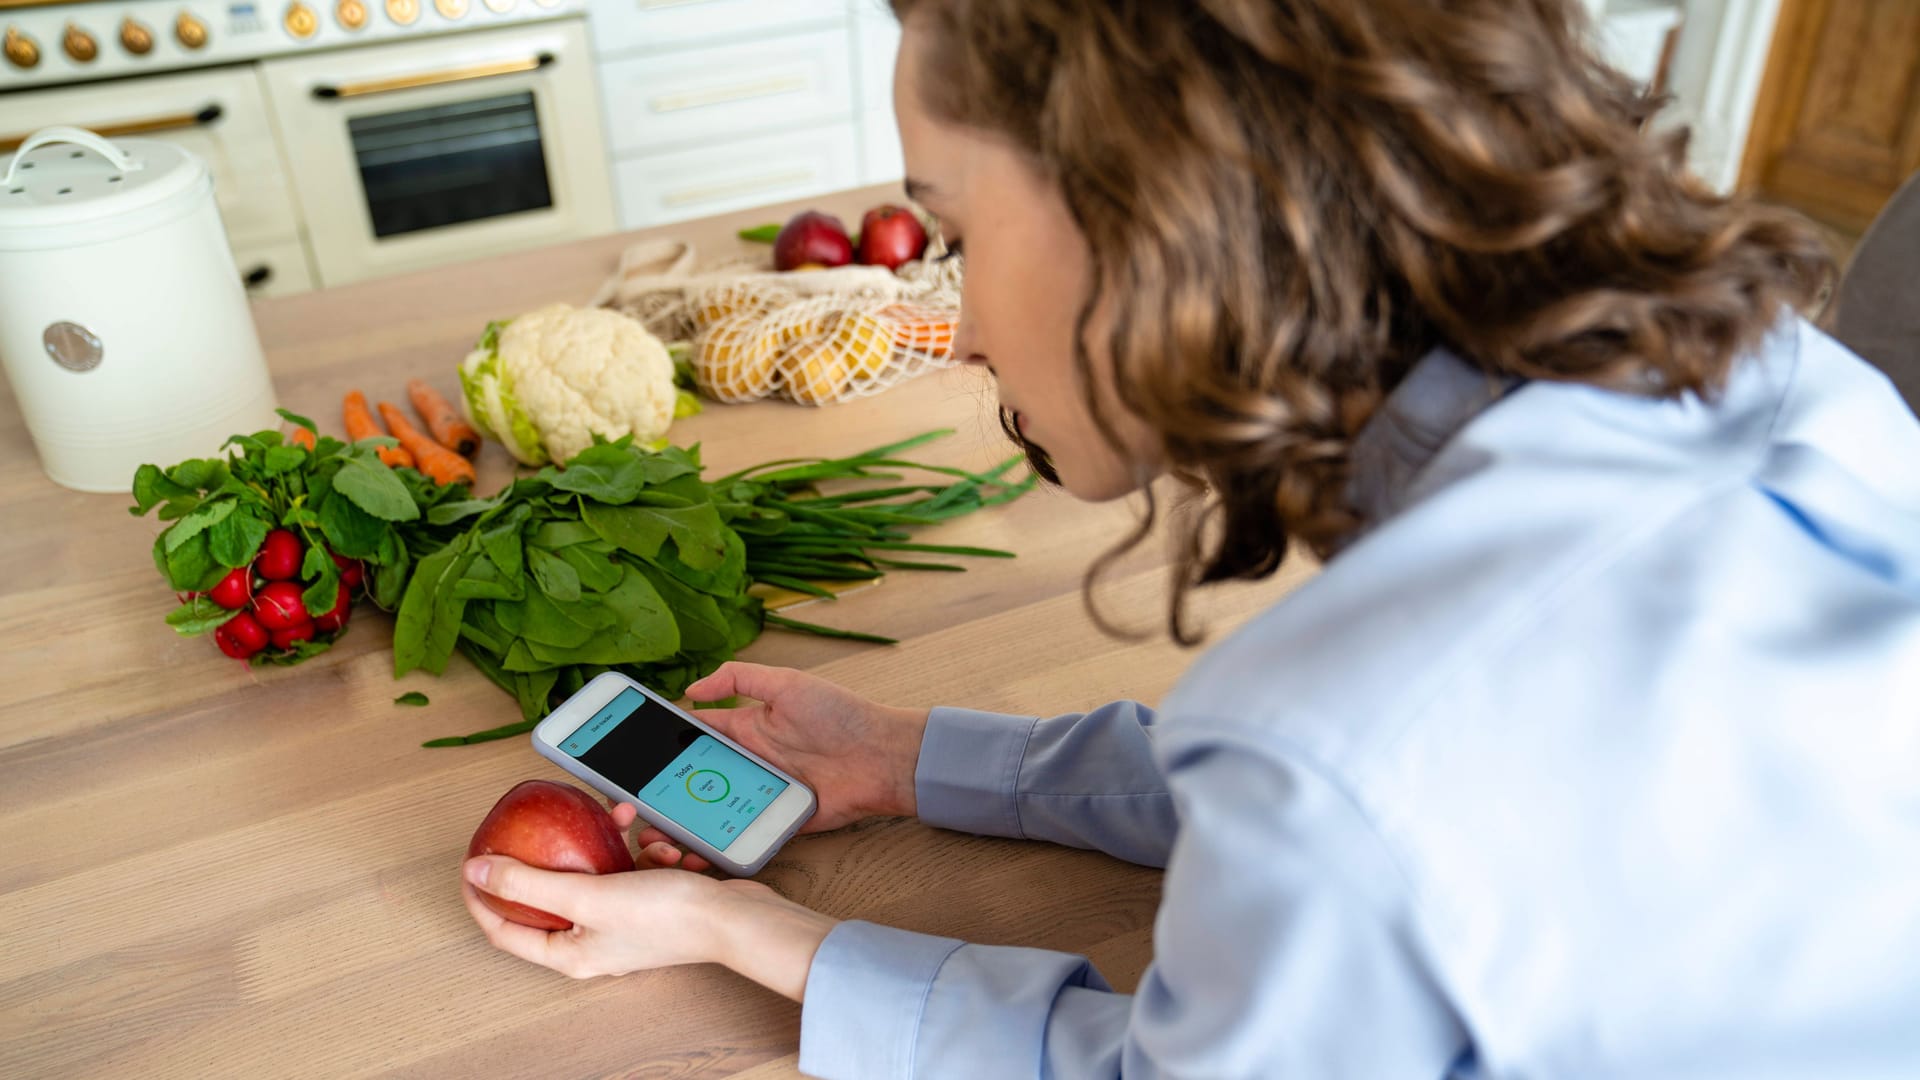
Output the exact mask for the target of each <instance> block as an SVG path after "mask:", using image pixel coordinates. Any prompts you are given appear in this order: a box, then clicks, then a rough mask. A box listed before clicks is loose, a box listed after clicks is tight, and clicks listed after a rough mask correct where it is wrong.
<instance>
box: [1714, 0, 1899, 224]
mask: <svg viewBox="0 0 1920 1080" xmlns="http://www.w3.org/2000/svg"><path fill="white" fill-rule="evenodd" d="M1916 170H1920V0H1782V3H1781V5H1780V19H1779V22H1778V23H1777V24H1776V27H1775V30H1774V36H1773V51H1772V53H1771V55H1770V56H1769V57H1768V60H1767V73H1766V77H1765V80H1764V81H1763V82H1762V84H1761V89H1760V97H1759V100H1758V102H1757V103H1756V105H1755V108H1754V117H1753V131H1752V135H1751V136H1750V137H1749V139H1748V141H1747V151H1746V156H1745V159H1744V161H1743V162H1742V167H1741V186H1742V187H1745V188H1757V189H1759V190H1760V191H1761V192H1762V193H1763V194H1765V195H1767V196H1768V197H1770V198H1772V199H1774V200H1776V201H1779V202H1783V203H1786V204H1788V205H1790V206H1793V207H1796V208H1798V209H1800V210H1802V211H1804V212H1806V213H1807V214H1809V215H1811V216H1813V217H1816V218H1819V219H1821V220H1823V221H1826V222H1828V223H1830V224H1833V225H1835V226H1838V227H1840V228H1842V229H1846V230H1850V231H1854V232H1858V231H1859V230H1861V229H1863V228H1865V227H1866V225H1867V223H1868V222H1869V221H1871V220H1872V219H1873V216H1874V215H1875V214H1876V213H1878V212H1879V210H1880V208H1881V207H1882V206H1883V205H1885V204H1886V201H1887V199H1888V197H1890V196H1891V195H1892V194H1893V192H1894V190H1895V189H1896V188H1898V187H1899V186H1900V184H1901V182H1902V181H1903V180H1905V179H1906V178H1907V177H1908V176H1909V175H1910V174H1912V173H1913V172H1915V171H1916Z"/></svg>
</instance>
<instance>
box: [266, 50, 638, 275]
mask: <svg viewBox="0 0 1920 1080" xmlns="http://www.w3.org/2000/svg"><path fill="white" fill-rule="evenodd" d="M262 67H263V75H264V78H265V82H266V85H267V93H268V97H269V98H270V99H271V101H272V104H273V111H274V116H275V118H276V119H277V120H278V121H279V124H280V132H281V135H282V137H283V138H284V139H285V142H286V150H287V161H288V164H289V166H291V171H292V175H293V186H294V190H295V192H296V193H297V194H298V196H299V199H300V205H301V209H302V211H303V217H304V220H305V222H306V226H307V230H308V232H307V235H308V237H309V240H310V243H311V245H312V248H313V253H314V262H315V266H316V269H317V270H318V271H319V276H320V279H321V282H322V283H323V284H326V285H340V284H344V283H346V282H350V281H360V280H363V279H366V278H373V277H380V276H383V275H386V274H392V273H398V272H401V271H405V270H418V269H422V268H425V267H430V266H437V265H440V264H444V263H449V262H458V261H462V260H465V259H471V258H477V257H479V256H483V255H491V254H497V253H500V252H504V251H512V250H515V249H518V248H525V247H532V246H535V245H541V244H552V243H558V242H561V241H565V240H571V239H576V238H579V237H583V236H592V235H595V234H598V233H603V232H607V231H609V230H611V229H612V228H613V226H614V216H613V199H612V194H611V191H610V187H609V183H608V179H607V158H606V150H605V143H604V141H603V138H602V135H601V128H600V110H599V106H598V102H597V99H596V97H595V91H594V81H593V69H592V64H591V62H590V57H589V53H588V50H587V39H586V33H585V31H584V29H583V28H582V25H581V23H580V21H579V20H578V19H572V20H566V21H562V22H551V23H537V24H532V25H521V26H515V27H511V28H508V29H502V30H495V31H488V32H482V33H470V34H458V35H453V36H449V37H443V38H436V39H433V40H430V41H421V42H409V43H406V44H396V45H378V46H370V47H367V48H364V49H355V50H351V51H344V52H331V53H327V54H325V55H320V56H308V57H299V58H296V59H288V60H273V61H268V62H267V63H265V64H264V65H262Z"/></svg>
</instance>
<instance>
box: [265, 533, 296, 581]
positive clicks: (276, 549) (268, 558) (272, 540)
mask: <svg viewBox="0 0 1920 1080" xmlns="http://www.w3.org/2000/svg"><path fill="white" fill-rule="evenodd" d="M305 554H306V552H304V551H302V550H301V548H300V538H299V537H297V536H295V535H293V533H292V532H290V531H288V530H286V529H274V530H273V531H271V532H269V533H267V538H266V539H265V540H263V541H261V542H260V554H259V555H257V556H255V557H254V560H253V569H254V571H255V572H256V573H258V574H259V575H260V576H261V577H263V578H266V579H267V580H268V581H285V580H287V579H288V578H290V577H293V576H294V575H296V574H298V573H299V572H300V558H301V556H303V555H305Z"/></svg>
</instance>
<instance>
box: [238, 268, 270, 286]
mask: <svg viewBox="0 0 1920 1080" xmlns="http://www.w3.org/2000/svg"><path fill="white" fill-rule="evenodd" d="M272 280H273V267H271V266H268V265H267V264H266V263H261V264H260V265H259V266H256V267H254V268H253V269H251V270H249V271H247V272H246V273H244V274H242V275H240V283H241V284H243V285H245V286H246V287H247V288H249V289H257V288H259V287H260V286H262V285H265V284H266V283H267V282H269V281H272Z"/></svg>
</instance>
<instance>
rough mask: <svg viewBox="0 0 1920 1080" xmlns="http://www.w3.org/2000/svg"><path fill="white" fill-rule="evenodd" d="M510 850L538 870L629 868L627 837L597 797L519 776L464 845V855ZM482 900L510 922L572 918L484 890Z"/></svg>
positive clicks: (540, 925)
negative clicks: (517, 780)
mask: <svg viewBox="0 0 1920 1080" xmlns="http://www.w3.org/2000/svg"><path fill="white" fill-rule="evenodd" d="M475 855H509V856H512V857H513V858H516V859H519V860H520V861H521V862H523V863H526V864H527V865H528V866H537V867H539V868H540V869H542V870H564V871H570V872H572V873H576V874H613V873H620V872H622V871H626V870H631V869H633V855H632V853H631V852H629V851H628V850H627V838H626V836H625V834H623V833H622V832H621V831H620V827H619V826H617V825H615V824H614V823H613V817H612V815H610V814H608V813H607V810H606V808H605V807H603V806H601V805H600V802H599V800H597V799H595V798H594V797H593V796H591V795H588V794H587V793H586V792H584V791H581V790H580V789H579V788H577V787H574V786H573V785H571V784H557V783H554V782H553V781H551V780H523V781H521V782H520V783H518V784H515V785H514V786H513V790H511V791H509V792H507V793H506V794H505V795H502V796H501V797H500V801H499V802H497V803H494V804H493V809H492V810H489V811H488V812H487V817H486V820H484V821H482V822H481V823H480V828H479V829H478V830H477V831H475V832H474V834H473V841H472V842H471V843H469V844H468V845H467V858H469V859H471V858H473V857H474V856H475ZM480 902H481V903H483V904H485V905H487V907H489V908H491V909H492V910H493V912H494V914H496V915H499V916H500V917H501V918H503V919H506V920H508V921H510V922H517V923H521V924H523V925H525V926H531V927H533V928H535V929H537V930H571V929H573V923H572V922H570V921H569V920H566V919H563V918H561V917H560V916H558V915H553V914H549V913H548V912H545V911H541V910H540V909H539V908H531V907H528V906H526V905H525V904H516V903H514V902H513V901H511V900H502V899H500V898H499V897H497V896H494V895H492V894H491V893H488V892H485V891H484V890H482V891H481V892H480Z"/></svg>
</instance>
